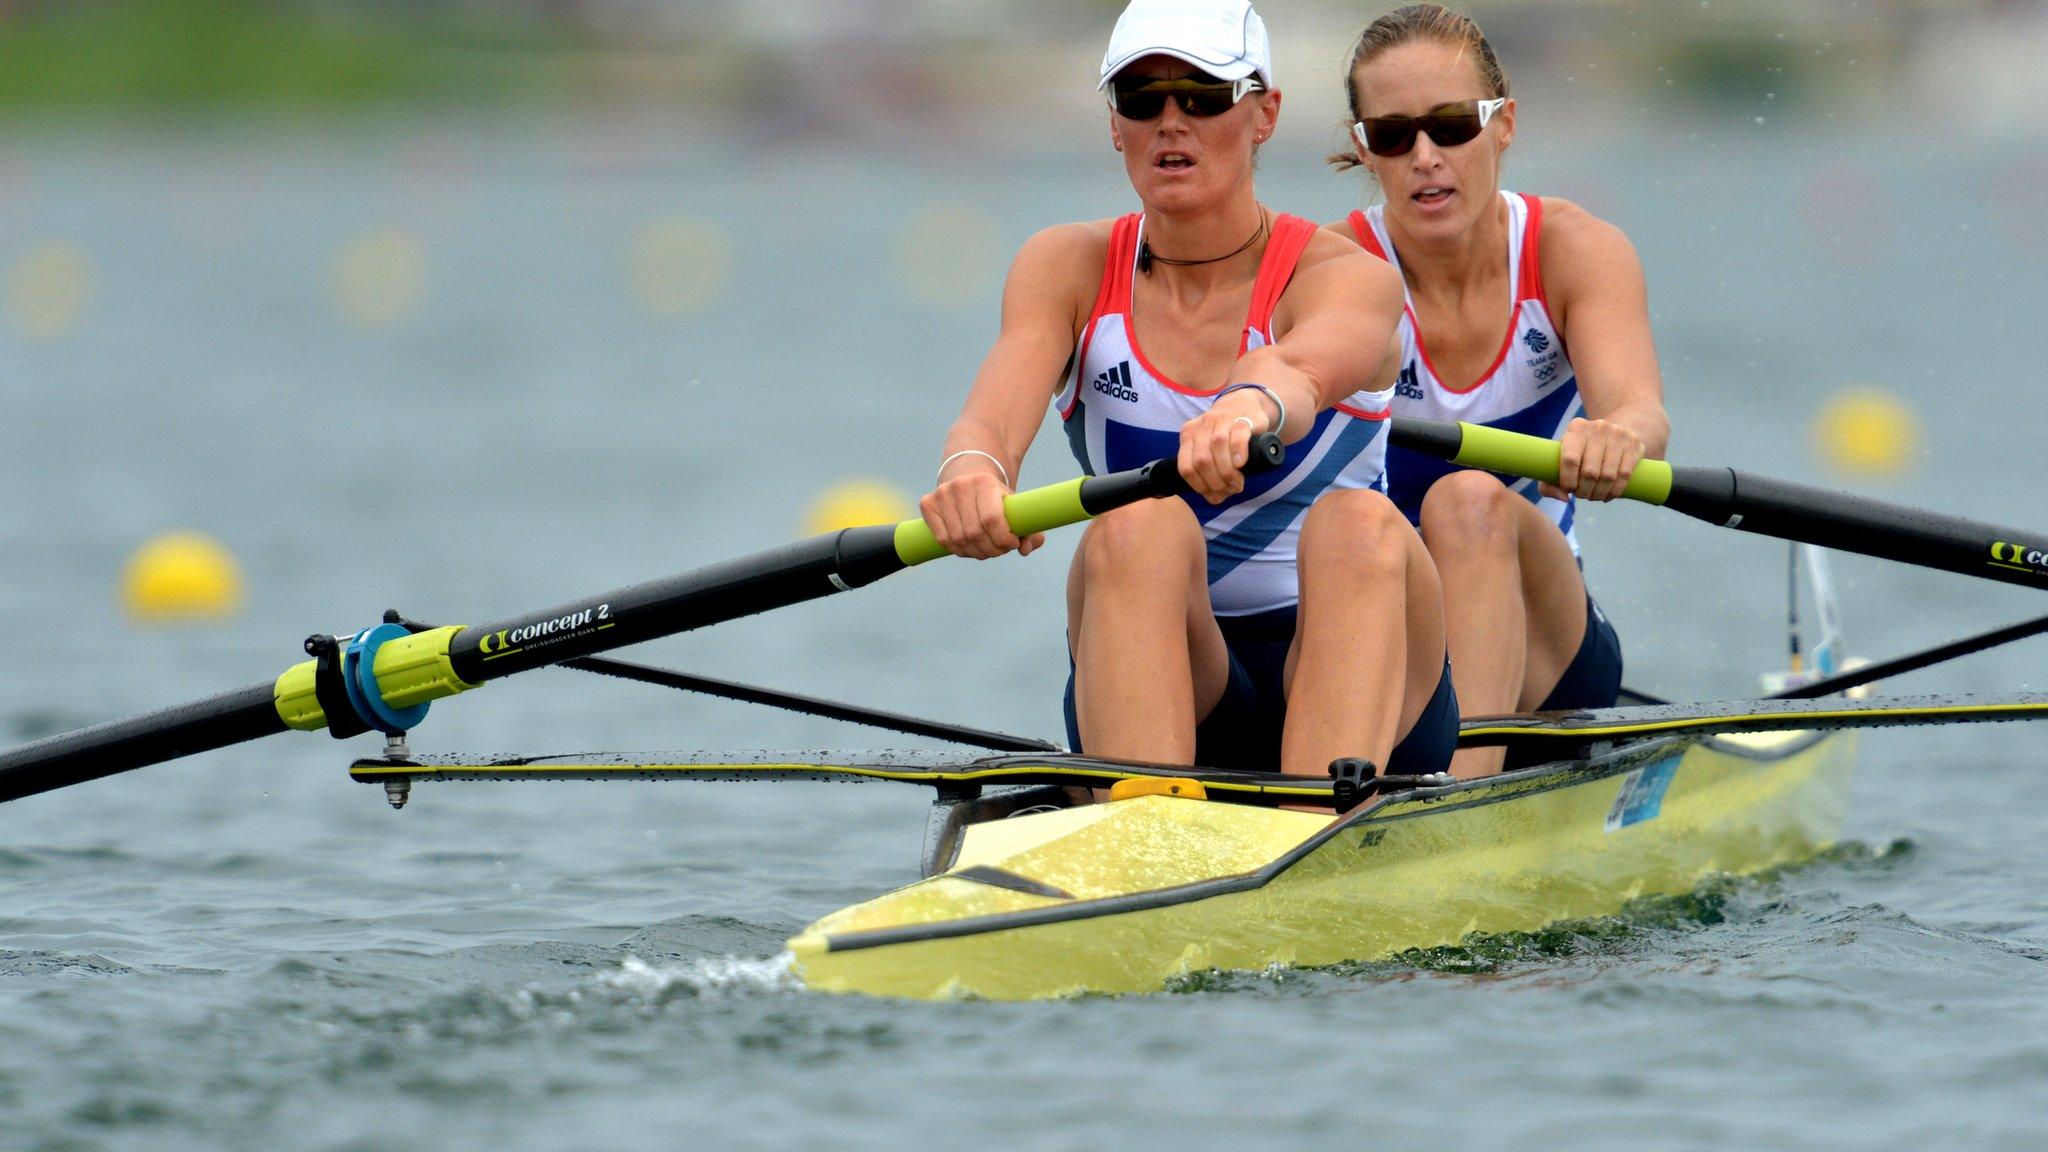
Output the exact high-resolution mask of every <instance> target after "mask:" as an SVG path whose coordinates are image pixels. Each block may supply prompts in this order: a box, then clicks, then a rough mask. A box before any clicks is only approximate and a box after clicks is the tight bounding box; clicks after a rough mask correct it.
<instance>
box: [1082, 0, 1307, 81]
mask: <svg viewBox="0 0 2048 1152" xmlns="http://www.w3.org/2000/svg"><path fill="white" fill-rule="evenodd" d="M1146 56H1172V57H1174V58H1176V59H1179V60H1185V61H1187V62H1188V63H1190V64H1193V65H1194V66H1195V67H1197V68H1200V69H1201V70H1202V71H1204V72H1207V73H1208V74H1210V75H1211V76H1214V77H1216V78H1217V79H1218V80H1242V79H1244V78H1245V77H1247V76H1257V77H1258V78H1259V82H1260V83H1262V84H1264V85H1265V86H1266V87H1267V88H1271V87H1273V47H1272V45H1271V44H1270V43H1268V42H1267V40H1266V22H1265V21H1264V20H1261V19H1259V14H1258V13H1257V12H1254V11H1252V6H1251V4H1250V3H1249V0H1131V6H1130V7H1128V8H1126V9H1124V14H1123V15H1122V16H1119V17H1117V20H1116V30H1115V31H1114V32H1111V33H1110V34H1109V51H1108V52H1105V53H1103V56H1102V82H1101V83H1100V84H1097V85H1096V86H1095V87H1096V90H1097V91H1100V90H1102V89H1104V88H1107V87H1109V82H1110V81H1111V80H1112V79H1114V78H1115V77H1116V74H1117V73H1118V72H1121V71H1123V70H1124V69H1125V68H1126V67H1129V66H1130V64H1131V62H1132V61H1134V60H1138V59H1141V58H1143V57H1146Z"/></svg>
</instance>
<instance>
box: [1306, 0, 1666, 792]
mask: <svg viewBox="0 0 2048 1152" xmlns="http://www.w3.org/2000/svg"><path fill="white" fill-rule="evenodd" d="M1345 85H1346V90H1347V91H1348V93H1349V95H1350V100H1351V113H1352V118H1353V120H1354V121H1355V123H1354V124H1353V128H1352V133H1353V137H1354V140H1353V147H1352V150H1351V151H1349V152H1346V153H1342V154H1340V155H1337V156H1333V157H1331V162H1332V163H1333V164H1335V165H1337V166H1338V167H1339V168H1353V167H1362V168H1364V169H1365V170H1366V172H1367V173H1368V174H1369V175H1371V176H1372V177H1373V179H1374V180H1375V181H1376V182H1377V183H1378V185H1379V189H1380V191H1381V192H1382V193H1383V194H1384V202H1383V203H1381V204H1378V205H1375V206H1374V207H1372V208H1370V209H1367V210H1366V211H1363V212H1353V213H1352V214H1351V216H1350V218H1349V219H1347V220H1345V221H1343V222H1341V223H1337V224H1332V225H1329V226H1328V227H1329V228H1330V229H1331V230H1332V231H1335V232H1337V233H1339V234H1341V235H1344V236H1348V237H1350V238H1352V239H1355V240H1356V241H1357V242H1359V243H1360V244H1363V245H1364V246H1365V248H1366V250H1367V251H1369V252H1371V253H1372V254H1373V255H1375V256H1378V257H1380V258H1381V259H1383V260H1386V261H1387V262H1389V263H1390V264H1392V265H1393V267H1394V268H1395V269H1396V270H1398V271H1399V272H1400V273H1401V277H1402V280H1403V281H1404V282H1405V286H1406V289H1407V298H1408V307H1407V311H1406V313H1405V314H1404V315H1403V316H1402V318H1401V341H1402V345H1403V350H1402V355H1401V369H1400V374H1399V377H1398V379H1397V380H1396V384H1395V396H1394V400H1393V411H1394V414H1395V415H1397V416H1416V417H1423V418H1428V419H1433V420H1463V421H1467V422H1469V423H1475V424H1489V425H1492V426H1494V427H1498V428H1507V429H1512V430H1513V431H1516V432H1526V433H1530V434H1532V435H1536V436H1543V437H1548V438H1554V439H1561V440H1562V441H1563V459H1562V464H1561V467H1560V468H1559V475H1558V482H1557V484H1556V485H1548V484H1545V485H1537V484H1535V483H1534V482H1521V483H1514V484H1509V483H1504V482H1503V481H1502V480H1501V479H1500V478H1499V477H1496V476H1494V475H1492V474H1491V473H1487V472H1480V471H1476V470H1472V469H1467V468H1459V467H1457V466H1455V465H1451V464H1447V463H1444V462H1442V461H1440V460H1436V459H1433V458H1430V457H1425V456H1423V455H1421V454H1419V453H1415V452H1411V451H1408V450H1405V449H1401V448H1395V449H1392V450H1391V451H1390V452H1389V453H1388V486H1389V487H1388V491H1389V494H1390V495H1392V497H1393V499H1394V502H1395V503H1396V504H1397V505H1399V506H1400V508H1401V510H1402V511H1403V512H1404V513H1406V514H1407V517H1408V519H1409V520H1410V521H1411V522H1413V523H1415V524H1416V525H1418V526H1419V527H1420V528H1421V530H1422V539H1423V541H1424V543H1425V544H1427V545H1428V548H1429V554H1430V556H1431V557H1432V558H1433V559H1434V561H1435V563H1436V568H1437V572H1438V573H1439V575H1440V576H1441V578H1442V580H1443V598H1444V626H1445V631H1446V637H1447V642H1448V645H1449V650H1450V656H1451V663H1452V664H1453V665H1455V666H1456V667H1457V669H1458V690H1459V691H1458V695H1459V697H1460V701H1461V703H1462V705H1463V707H1464V709H1465V713H1466V714H1467V715H1485V714H1489V713H1498V712H1513V711H1526V710H1529V709H1551V708H1601V707H1608V706H1611V705H1612V704H1614V702H1615V699H1616V696H1617V694H1618V692H1619V691H1620V687H1621V643H1620V641H1619V639H1618V638H1617V637H1616V636H1615V633H1614V627H1613V625H1611V624H1610V623H1608V621H1607V618H1606V617H1605V616H1604V615H1603V614H1602V613H1601V612H1600V609H1599V608H1598V607H1596V606H1595V605H1594V603H1593V600H1592V597H1591V596H1590V595H1589V594H1588V593H1587V591H1586V584H1585V580H1584V578H1583V576H1582V575H1581V567H1580V562H1579V545H1578V539H1577V537H1576V535H1575V534H1574V533H1573V531H1572V521H1573V516H1574V514H1575V511H1576V501H1577V500H1578V499H1580V498H1584V499H1587V500H1612V499H1614V498H1615V497H1616V496H1619V495H1620V494H1621V491H1622V489H1623V488H1624V487H1626V486H1627V484H1628V479H1629V477H1630V476H1631V475H1632V474H1633V473H1634V471H1635V468H1636V465H1637V463H1638V462H1639V461H1641V460H1642V459H1643V457H1644V456H1646V455H1648V456H1652V457H1659V458H1661V457H1662V456H1663V454H1664V449H1665V445H1666V442H1667V441H1668V440H1669V438H1670V433H1671V426H1670V422H1669V421H1668V420H1667V419H1666V417H1665V414H1664V402H1663V384H1662V382H1661V380H1660V379H1659V377H1658V372H1657V354H1656V349H1655V347H1654V346H1653V344H1652V342H1651V338H1650V313H1649V302H1648V299H1647V295H1646V292H1645V289H1644V284H1643V270H1642V264H1641V263H1640V262H1639V261H1638V260H1637V259H1636V254H1635V250H1634V248H1632V247H1631V246H1630V245H1629V242H1628V238H1627V237H1625V236H1623V235H1622V234H1621V231H1620V230H1619V229H1617V228H1615V227H1614V226H1613V225H1612V224H1608V223H1606V222H1605V221H1603V220H1600V219H1598V218H1597V217H1595V216H1593V215H1592V214H1591V213H1589V212H1587V211H1586V210H1585V209H1583V208H1580V207H1579V206H1578V205H1576V204H1573V203H1571V202H1570V201H1567V200H1559V199H1556V198H1554V197H1539V196H1529V195H1522V194H1517V193H1513V192H1505V191H1502V190H1501V187H1500V174H1501V156H1502V154H1503V153H1505V152H1506V151H1507V149H1508V146H1509V144H1511V143H1512V142H1513V141H1514V136H1515V102H1514V100H1512V99H1510V98H1509V96H1508V80H1507V75H1506V74H1505V73H1504V72H1503V71H1502V70H1501V66H1500V61H1499V60H1498V59H1497V58H1496V57H1495V56H1494V51H1493V47H1492V45H1490V44H1488V43H1487V41H1486V37H1485V36H1484V35H1482V34H1481V33H1480V31H1479V27H1478V25H1476V24H1474V23H1473V22H1472V20H1471V19H1469V18H1468V17H1465V16H1463V15H1461V14H1459V13H1456V12H1452V11H1450V10H1448V9H1445V8H1443V7H1440V6H1438V5H1435V4H1415V5H1410V6H1408V7H1405V8H1401V9H1398V10H1396V11H1394V12H1392V13H1390V14H1388V15H1386V16H1382V17H1380V18H1379V19H1378V20H1375V21H1373V22H1372V24H1371V25H1370V26H1368V27H1367V28H1366V30H1365V32H1364V34H1363V35H1361V36H1360V37H1359V39H1358V43H1357V46H1356V47H1355V48H1354V49H1353V51H1352V54H1351V64H1350V67H1349V68H1348V69H1347V71H1346V73H1345ZM1503 302H1505V303H1507V304H1508V308H1507V309H1506V315H1505V316H1503V315H1502V308H1501V305H1502V303H1503ZM1503 327H1505V329H1506V331H1505V332H1503V331H1502V329H1503ZM1424 333H1427V334H1428V335H1427V340H1426V342H1425V337H1424ZM1501 766H1502V754H1501V750H1500V749H1497V748H1488V749H1470V750H1467V751H1464V752H1460V753H1459V754H1458V758H1457V763H1456V767H1455V768H1454V769H1453V771H1454V772H1455V773H1456V774H1457V775H1460V776H1475V775H1481V774H1484V773H1486V772H1490V771H1497V770H1499V769H1500V768H1501Z"/></svg>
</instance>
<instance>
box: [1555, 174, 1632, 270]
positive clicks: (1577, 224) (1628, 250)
mask: <svg viewBox="0 0 2048 1152" xmlns="http://www.w3.org/2000/svg"><path fill="white" fill-rule="evenodd" d="M1542 261H1543V280H1544V283H1546V284H1549V285H1552V286H1554V287H1559V288H1564V287H1569V286H1570V285H1572V284H1574V283H1577V282H1579V281H1580V280H1581V279H1583V278H1587V277H1595V278H1601V279H1605V278H1607V277H1610V276H1612V275H1614V274H1616V273H1617V272H1626V271H1629V270H1633V271H1635V272H1636V273H1637V274H1640V273H1641V269H1642V261H1641V260H1640V259H1639V258H1638V257H1637V256H1636V248H1635V245H1634V244H1631V243H1629V239H1628V236H1627V235H1626V234H1624V233H1623V232H1622V230H1621V229H1619V228H1617V227H1615V226H1614V225H1612V224H1610V223H1608V222H1607V221H1605V220H1602V219H1601V218H1600V217H1598V216H1595V215H1593V214H1592V213H1591V212H1588V211H1586V210H1585V209H1584V208H1581V207H1579V206H1578V205H1577V204H1574V203H1572V202H1571V201H1570V200H1561V199H1558V198H1557V197H1555V196H1545V197H1543V240H1542Z"/></svg>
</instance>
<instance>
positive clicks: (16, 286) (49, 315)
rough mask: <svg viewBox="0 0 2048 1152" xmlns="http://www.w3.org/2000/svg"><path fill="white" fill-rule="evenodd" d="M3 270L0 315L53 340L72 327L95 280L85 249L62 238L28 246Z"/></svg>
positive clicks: (30, 334)
mask: <svg viewBox="0 0 2048 1152" xmlns="http://www.w3.org/2000/svg"><path fill="white" fill-rule="evenodd" d="M5 273H6V274H5V275H4V276H0V315H4V316H5V317H6V319H7V320H8V321H9V322H10V325H11V326H12V327H14V328H16V329H18V330H19V331H20V332H21V333H22V335H24V336H26V337H28V338H29V339H31V340H55V339H57V338H59V337H61V336H64V335H67V334H69V333H70V332H71V331H72V330H73V329H75V328H77V327H78V325H79V323H80V322H81V321H82V320H83V319H84V318H85V315H86V312H87V311H88V310H89V309H90V307H91V305H92V301H93V296H94V294H95V292H96V291H97V286H98V280H99V271H98V269H97V268H96V267H95V266H94V264H93V261H92V257H91V256H90V255H88V254H87V253H86V251H85V249H83V248H81V247H79V246H78V245H76V244H72V243H70V242H68V241H62V240H51V241H48V242H46V243H42V244H38V245H36V246H35V247H33V248H30V249H29V250H28V251H27V252H25V253H23V254H22V255H21V256H20V257H19V258H17V259H16V260H15V261H14V262H13V263H11V264H9V265H8V266H7V268H6V270H5Z"/></svg>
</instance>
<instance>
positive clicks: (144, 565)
mask: <svg viewBox="0 0 2048 1152" xmlns="http://www.w3.org/2000/svg"><path fill="white" fill-rule="evenodd" d="M121 606H122V607H123V608H124V609H126V610H127V612H128V616H129V618H130V619H132V620H135V621H138V622H140V623H144V624H178V623H186V622H191V621H196V620H225V619H227V618H228V617H230V616H233V615H234V614H235V612H236V610H237V609H239V608H240V607H241V606H242V572H241V569H240V567H239V566H237V565H236V563H235V558H234V556H233V555H232V554H230V553H229V552H228V550H227V549H226V548H224V547H222V546H221V545H220V543H219V542H218V541H216V540H214V539H213V538H212V537H210V536H202V535H200V534H199V533H197V532H170V533H166V534H164V535H162V536H158V537H155V538H154V539H151V540H149V541H147V542H146V543H144V544H143V545H142V547H140V548H138V549H136V550H135V554H134V555H133V556H130V557H129V558H128V567H127V569H126V570H125V571H124V572H123V573H122V574H121Z"/></svg>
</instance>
